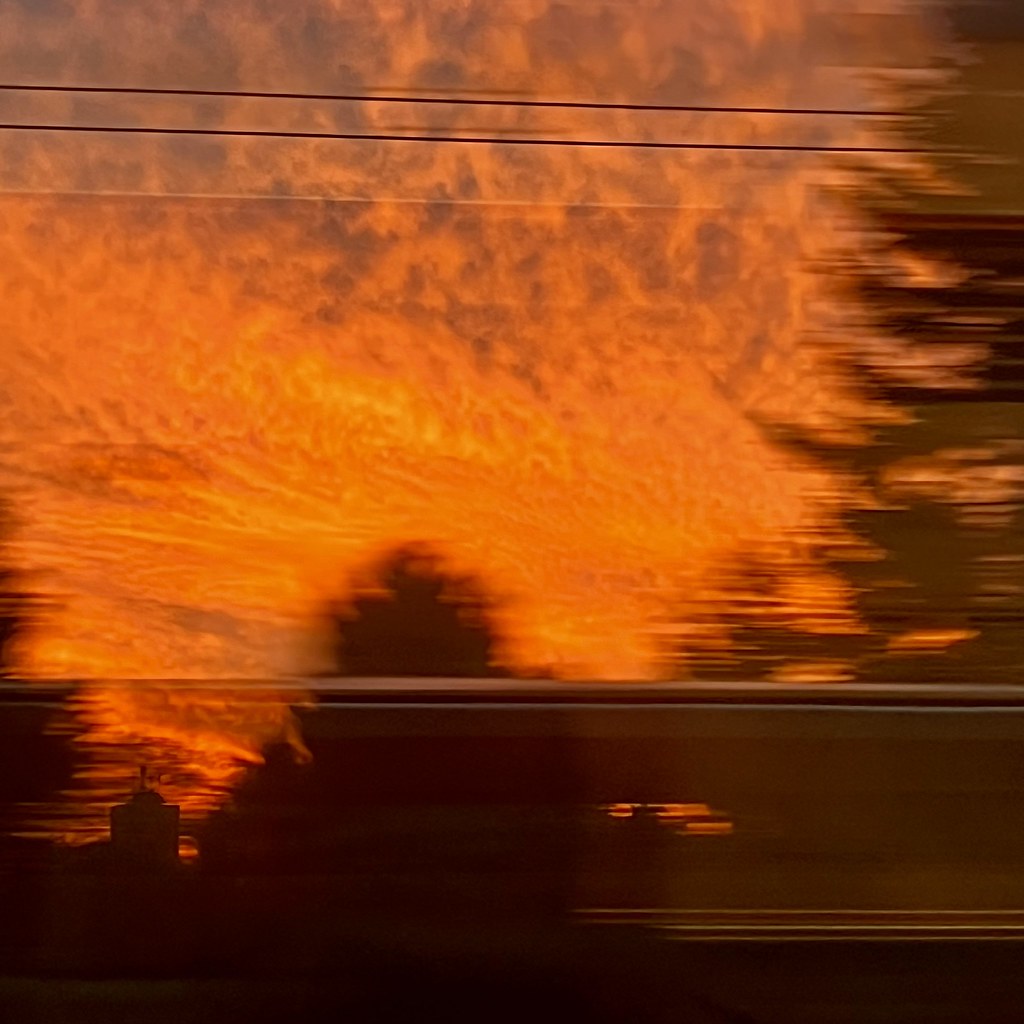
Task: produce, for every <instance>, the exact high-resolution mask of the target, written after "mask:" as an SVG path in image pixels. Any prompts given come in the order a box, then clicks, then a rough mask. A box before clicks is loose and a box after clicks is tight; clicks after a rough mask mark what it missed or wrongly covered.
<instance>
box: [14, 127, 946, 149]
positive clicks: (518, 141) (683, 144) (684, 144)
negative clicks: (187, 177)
mask: <svg viewBox="0 0 1024 1024" xmlns="http://www.w3.org/2000/svg"><path fill="white" fill-rule="evenodd" d="M0 131H20V132H25V131H35V132H73V133H86V134H111V135H171V136H183V135H195V136H217V137H224V138H254V139H259V138H262V139H314V140H321V141H325V140H326V141H339V142H345V141H348V142H419V143H422V142H434V143H447V144H462V145H492V146H493V145H505V146H560V147H571V148H591V149H662V150H687V149H688V150H717V151H723V152H732V151H735V152H751V151H755V152H778V153H849V154H853V153H893V154H896V153H903V154H911V153H928V152H933V150H929V149H924V148H920V147H907V146H819V145H812V144H810V143H763V142H689V141H653V140H645V139H560V138H528V137H523V136H514V137H507V136H501V135H434V134H431V135H411V134H410V135H405V134H398V133H392V132H310V131H283V130H272V129H241V128H238V129H236V128H164V127H156V126H151V125H92V124H34V123H3V124H0Z"/></svg>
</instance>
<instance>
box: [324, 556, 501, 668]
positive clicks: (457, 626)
mask: <svg viewBox="0 0 1024 1024" xmlns="http://www.w3.org/2000/svg"><path fill="white" fill-rule="evenodd" d="M375 576H376V579H377V586H376V587H375V588H374V589H373V591H372V592H369V593H363V594H357V596H356V597H355V598H354V599H353V600H352V601H351V602H350V603H349V604H348V605H345V606H336V607H335V608H334V609H333V610H332V616H331V618H332V627H333V636H332V647H333V651H332V653H333V655H334V662H335V666H336V669H337V671H338V672H339V673H340V674H341V675H349V676H496V675H503V674H504V673H503V672H501V671H500V670H498V669H497V668H496V666H495V655H494V646H495V634H494V630H493V625H492V620H493V611H494V603H493V601H491V600H489V599H488V598H487V596H486V595H485V593H484V591H483V589H482V588H481V586H480V584H479V583H478V581H476V580H475V579H473V578H471V577H467V576H456V575H453V574H451V573H448V572H445V571H443V569H442V567H441V559H440V557H439V556H438V555H437V554H436V553H434V552H432V551H431V550H430V549H428V548H426V547H422V546H416V545H409V546H405V547H402V548H399V549H398V550H397V551H394V552H392V553H391V554H390V555H389V556H387V557H386V558H385V559H384V560H383V561H382V562H381V563H380V565H379V566H378V568H377V572H376V573H375ZM382 591H383V593H382Z"/></svg>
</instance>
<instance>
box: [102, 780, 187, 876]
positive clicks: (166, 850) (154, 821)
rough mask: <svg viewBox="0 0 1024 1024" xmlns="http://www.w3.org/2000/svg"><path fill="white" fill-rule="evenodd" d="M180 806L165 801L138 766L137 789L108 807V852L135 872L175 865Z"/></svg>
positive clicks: (164, 868)
mask: <svg viewBox="0 0 1024 1024" xmlns="http://www.w3.org/2000/svg"><path fill="white" fill-rule="evenodd" d="M180 819H181V808H180V807H178V805H177V804H169V803H167V802H166V801H165V800H164V798H163V797H162V796H161V795H160V794H159V793H157V792H156V790H154V789H150V788H149V785H148V784H147V782H146V769H145V768H144V767H140V768H139V781H138V788H137V789H136V791H135V792H134V793H133V794H132V796H131V799H129V800H128V802H127V803H123V804H118V805H117V806H116V807H112V808H111V809H110V852H111V855H112V857H113V859H114V862H115V863H116V864H117V865H118V866H119V867H123V868H127V869H130V870H135V871H166V870H168V869H171V868H174V867H177V865H178V863H179V861H178V826H179V822H180Z"/></svg>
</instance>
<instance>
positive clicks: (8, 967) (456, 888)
mask: <svg viewBox="0 0 1024 1024" xmlns="http://www.w3.org/2000/svg"><path fill="white" fill-rule="evenodd" d="M966 692H967V691H963V690H961V691H959V694H960V695H959V696H956V695H954V694H952V693H951V692H948V691H943V690H939V689H935V690H915V691H914V692H913V693H912V694H908V693H907V692H905V691H898V690H884V691H882V690H868V691H858V690H856V689H853V688H851V689H846V690H843V689H842V688H838V689H831V690H829V691H828V692H827V693H825V692H821V691H813V690H809V691H797V690H790V691H787V699H785V700H781V701H780V699H779V691H778V690H777V689H775V690H773V691H771V693H770V694H769V693H767V692H761V691H758V690H756V689H748V690H742V689H728V688H719V689H716V690H708V691H696V690H692V689H691V690H671V689H660V690H655V689H652V688H646V689H632V690H628V691H627V690H624V689H617V688H607V687H605V688H598V689H595V690H593V691H588V690H585V689H582V688H546V687H532V688H531V687H522V688H520V689H519V690H518V691H517V690H515V689H514V688H513V689H510V690H508V691H498V690H496V689H493V688H490V689H488V688H487V687H481V688H474V687H465V686H463V687H462V688H449V689H447V690H446V689H445V688H444V687H440V688H435V689H434V690H433V691H427V690H424V689H423V688H422V687H419V688H410V686H409V685H408V684H395V685H393V686H383V685H382V686H380V687H379V689H376V690H373V689H363V690H361V689H359V688H358V687H357V686H349V687H347V688H346V689H340V688H333V689H332V688H331V687H330V686H323V687H321V690H320V692H319V694H318V697H319V703H318V706H317V708H316V710H314V711H311V712H308V713H304V715H303V717H304V721H303V729H304V735H305V739H306V741H307V743H308V744H309V747H310V749H311V751H312V753H313V761H312V763H311V764H310V765H299V764H295V763H294V762H293V761H292V760H291V759H290V758H288V757H287V756H285V755H284V754H283V752H281V751H269V752H268V754H269V757H268V761H267V764H266V766H265V767H264V768H261V769H258V770H256V771H254V773H253V774H252V776H251V777H250V779H249V781H248V782H247V783H246V784H245V785H244V786H243V787H242V789H241V790H239V792H238V793H237V794H236V796H235V800H234V802H233V806H232V807H231V808H229V809H225V810H223V811H221V812H218V813H217V814H216V815H214V817H213V818H212V819H210V820H209V821H208V822H207V823H206V824H205V825H204V826H203V828H202V829H201V830H200V831H199V832H198V834H197V836H196V838H197V840H198V842H199V846H200V850H201V857H200V859H199V862H198V863H196V864H192V865H190V866H188V867H182V868H177V867H172V868H168V869H165V870H159V871H157V870H148V871H144V870H138V869H130V866H126V865H124V864H120V863H114V862H112V861H110V860H109V859H108V858H105V856H104V855H103V850H102V848H97V849H95V850H93V851H92V852H91V853H90V854H89V855H87V856H82V857H80V858H77V859H76V858H71V859H67V858H64V859H60V858H55V857H52V856H49V855H46V854H45V853H44V852H43V851H42V848H41V847H36V846H32V845H31V844H28V846H26V844H25V843H20V844H19V843H17V842H15V840H14V839H13V838H12V837H10V836H9V837H8V839H7V840H6V841H5V842H6V844H7V846H6V848H7V851H8V854H9V855H10V856H8V859H7V860H6V861H5V864H6V865H7V866H6V868H5V869H4V871H3V873H2V874H0V888H2V893H0V895H2V899H3V908H4V909H3V915H2V917H0V956H2V961H0V968H2V970H0V974H2V980H0V1019H3V1020H4V1021H7V1020H11V1021H16V1022H20V1021H28V1022H35V1021H40V1022H42V1021H46V1022H50V1021H63V1020H68V1021H75V1022H91V1021H103V1022H107V1021H140V1022H141V1021H146V1022H151V1021H152V1022H158V1024H159V1022H162V1021H174V1022H176V1024H177V1022H196V1024H199V1022H204V1024H205V1022H207V1021H210V1022H213V1021H217V1022H223V1021H234V1020H239V1021H249V1022H253V1021H255V1022H259V1021H270V1020H274V1021H276V1020H288V1021H291V1020H303V1019H307V1020H335V1019H338V1020H340V1019H347V1020H352V1021H405V1020H410V1021H411V1020H417V1021H418V1020H424V1019H427V1020H429V1019H434V1018H436V1019H443V1020H460V1021H461V1020H474V1021H477V1020H487V1021H506V1020H507V1021H513V1020H515V1021H521V1020H523V1019H524V1018H528V1017H531V1016H532V1017H538V1016H543V1017H544V1019H548V1018H559V1019H563V1020H565V1019H571V1020H581V1021H596V1022H605V1021H607V1022H612V1021H615V1022H619V1021H621V1022H627V1021H629V1022H633V1021H637V1022H643V1021H652V1022H661V1021H666V1022H667V1021H680V1022H695V1024H700V1022H705V1021H706V1022H723V1024H724V1022H729V1021H735V1022H741V1021H758V1022H760V1021H763V1022H803V1021H807V1022H815V1024H827V1022H830V1021H842V1022H847V1021H848V1022H851V1024H852V1022H857V1024H863V1022H872V1021H886V1022H889V1021H891V1022H897V1021H898V1022H918V1021H920V1022H926V1021H927V1022H932V1021H937V1022H942V1021H984V1022H993V1024H997V1022H1000V1021H1007V1022H1009V1021H1019V1020H1021V1019H1022V1010H1021V999H1020V994H1019V993H1020V986H1019V976H1018V966H1019V964H1020V963H1021V962H1022V959H1021V958H1022V956H1024V871H1022V867H1024V744H1022V743H1021V737H1022V735H1024V701H1022V700H1021V698H1020V697H1019V696H1018V695H1017V693H1016V691H986V690H976V691H974V692H973V695H971V696H970V697H967V696H964V694H965V693H966ZM239 699H244V694H241V695H240V697H239ZM44 705H45V701H44V702H38V701H37V702H26V701H25V700H23V699H22V700H21V701H20V703H19V702H18V700H14V699H12V700H11V701H10V702H9V703H8V704H7V705H5V706H4V707H3V708H2V709H0V712H2V713H0V730H2V736H3V739H4V741H5V742H4V746H3V748H2V749H3V750H4V751H5V755H4V756H5V759H6V763H4V764H3V765H0V768H3V769H4V770H5V771H4V774H3V779H4V781H3V783H2V787H3V788H2V793H3V795H4V799H5V801H6V803H5V804H4V807H5V809H6V813H7V815H8V820H11V819H10V816H11V815H13V814H14V813H15V812H16V811H17V810H18V808H19V807H20V806H21V805H22V804H27V803H28V802H29V801H28V800H27V797H24V796H23V797H22V798H21V799H20V801H19V798H18V794H19V792H23V793H28V792H29V788H30V783H31V785H34V786H36V788H37V789H38V787H39V781H38V780H39V775H36V776H34V777H33V778H34V780H35V781H32V780H31V779H30V780H27V781H26V780H25V778H24V775H22V777H21V778H22V781H20V782H19V776H18V773H17V770H18V769H19V767H23V766H24V765H25V764H27V763H32V762H31V761H29V760H26V759H29V758H31V757H33V756H34V757H35V758H36V763H39V764H40V765H41V771H42V775H43V776H46V772H47V771H48V772H50V774H51V775H52V776H53V779H54V783H53V784H54V785H59V775H60V772H59V771H58V770H57V768H56V767H55V765H56V763H57V761H59V757H58V755H57V753H55V752H54V751H53V750H52V749H51V747H50V746H48V744H50V743H51V740H52V738H51V739H46V738H45V729H40V728H39V725H40V722H39V718H40V716H41V715H42V716H45V714H47V713H48V712H47V709H46V708H45V706H44ZM15 755H17V756H16V758H15ZM47 766H48V767H47ZM44 769H45V770H44ZM19 785H21V786H22V787H23V790H22V791H19V790H18V786H19ZM26 787H29V788H26ZM33 792H34V791H33ZM38 795H39V794H38V793H35V796H36V797H38ZM29 847H30V849H29ZM15 852H16V853H17V856H15V855H14V854H15ZM12 865H15V867H12Z"/></svg>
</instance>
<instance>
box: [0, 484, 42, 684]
mask: <svg viewBox="0 0 1024 1024" xmlns="http://www.w3.org/2000/svg"><path fill="white" fill-rule="evenodd" d="M12 529H13V518H12V516H11V512H10V508H9V506H8V505H7V503H6V502H3V501H2V500H0V559H2V558H3V556H4V554H5V552H4V551H3V548H4V547H5V546H6V543H7V541H8V539H9V537H10V535H11V532H12ZM38 603H39V601H38V595H35V594H30V593H28V592H26V591H24V590H22V589H21V587H20V578H19V574H18V573H17V571H16V570H15V569H13V568H12V567H11V566H10V565H9V564H4V563H2V562H0V679H10V678H12V677H15V676H17V674H18V672H17V654H16V644H17V642H18V641H19V640H22V639H23V638H24V636H25V634H26V633H27V631H28V630H29V628H30V627H31V626H32V625H33V623H34V622H35V619H36V615H37V605H38Z"/></svg>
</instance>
